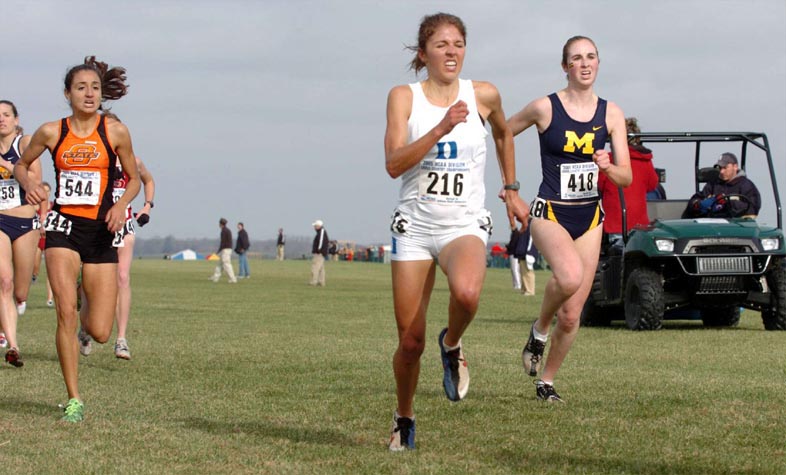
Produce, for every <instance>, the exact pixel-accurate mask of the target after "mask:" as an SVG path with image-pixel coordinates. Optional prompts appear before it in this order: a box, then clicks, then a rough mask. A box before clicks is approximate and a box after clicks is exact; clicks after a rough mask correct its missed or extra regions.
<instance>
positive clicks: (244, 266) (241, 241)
mask: <svg viewBox="0 0 786 475" xmlns="http://www.w3.org/2000/svg"><path fill="white" fill-rule="evenodd" d="M249 247H251V242H250V241H249V240H248V233H247V232H246V227H245V226H244V225H243V223H237V243H236V244H235V252H237V260H238V265H237V277H238V279H248V278H249V277H251V274H249V272H248V255H247V254H248V248H249Z"/></svg>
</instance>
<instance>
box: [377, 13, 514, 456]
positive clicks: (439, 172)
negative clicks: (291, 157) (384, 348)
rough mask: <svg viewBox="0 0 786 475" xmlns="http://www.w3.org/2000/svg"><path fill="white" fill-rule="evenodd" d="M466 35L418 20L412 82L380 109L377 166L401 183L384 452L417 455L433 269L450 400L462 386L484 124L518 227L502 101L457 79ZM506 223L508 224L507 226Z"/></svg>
mask: <svg viewBox="0 0 786 475" xmlns="http://www.w3.org/2000/svg"><path fill="white" fill-rule="evenodd" d="M465 44H466V29H465V27H464V24H463V22H462V21H461V19H460V18H458V17H456V16H453V15H449V14H445V13H438V14H435V15H430V16H427V17H425V18H424V19H423V21H422V23H421V25H420V30H419V34H418V44H417V46H413V47H411V49H412V50H413V51H416V53H417V54H416V57H415V59H414V60H413V61H412V64H411V67H412V69H414V70H415V73H416V74H417V72H418V71H420V70H421V69H424V68H425V69H426V71H427V72H428V77H427V78H426V79H425V80H423V81H420V82H416V83H413V84H408V85H400V86H396V87H394V88H393V89H391V91H390V94H389V95H388V103H387V130H386V132H385V166H386V169H387V172H388V174H389V175H390V176H391V177H392V178H398V177H401V191H400V193H399V202H398V206H397V208H396V210H395V212H394V216H393V221H392V223H391V226H390V228H391V232H392V250H391V261H392V266H391V267H392V276H393V306H394V311H395V315H396V325H397V328H398V339H399V342H398V348H397V349H396V352H395V354H394V356H393V373H394V376H395V380H396V395H397V401H398V406H397V408H396V412H395V413H394V417H393V419H394V420H393V429H392V431H391V437H390V446H389V447H390V450H404V449H414V448H415V427H414V423H415V421H414V417H415V415H414V409H413V399H414V397H415V388H416V386H417V382H418V375H419V372H420V356H421V354H422V353H423V349H424V347H425V336H426V310H427V308H428V303H429V299H430V297H431V291H432V288H433V287H434V279H435V273H436V267H437V265H439V267H440V269H441V270H442V272H444V273H445V275H446V276H447V280H448V287H449V289H450V303H449V306H448V325H447V327H446V328H445V329H444V330H442V332H441V333H440V335H439V346H440V353H441V359H442V365H443V369H444V377H443V388H444V390H445V394H446V396H447V397H448V399H450V400H452V401H459V400H461V399H462V398H463V397H464V396H465V395H466V393H467V389H468V387H469V372H468V371H467V361H466V359H465V357H464V352H463V349H462V345H461V336H462V334H463V333H464V331H465V330H466V328H467V326H468V325H469V323H470V322H471V321H472V319H473V318H474V316H475V313H476V312H477V309H478V301H479V298H480V291H481V288H482V286H483V279H484V277H485V275H486V243H487V241H488V237H489V235H490V233H491V216H490V213H489V212H488V211H487V210H486V209H485V208H484V206H485V205H484V201H485V188H484V182H483V171H484V168H485V163H486V137H487V135H488V132H487V131H486V128H485V124H486V123H489V124H490V125H491V132H492V134H493V137H494V142H495V144H496V148H497V152H498V156H499V164H500V169H501V172H502V180H503V185H506V186H505V188H506V190H505V192H504V200H505V203H506V206H507V210H508V214H509V216H513V215H515V216H516V217H517V218H518V219H519V220H520V221H522V222H524V223H526V217H527V206H526V204H525V203H524V202H523V201H522V200H521V198H519V196H518V182H517V181H516V169H515V159H514V154H513V136H512V135H511V133H510V129H509V128H508V126H507V124H506V122H505V114H504V112H503V110H502V100H501V98H500V95H499V92H498V91H497V88H496V87H494V85H492V84H491V83H488V82H482V81H471V80H464V79H459V74H460V73H461V69H462V65H463V62H464V53H465ZM511 219H512V218H511Z"/></svg>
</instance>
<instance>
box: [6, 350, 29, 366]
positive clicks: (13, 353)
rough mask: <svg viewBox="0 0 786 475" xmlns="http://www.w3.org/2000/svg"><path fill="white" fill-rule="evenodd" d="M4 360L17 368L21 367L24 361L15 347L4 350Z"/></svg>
mask: <svg viewBox="0 0 786 475" xmlns="http://www.w3.org/2000/svg"><path fill="white" fill-rule="evenodd" d="M5 361H6V363H8V364H10V365H11V366H15V367H17V368H21V367H22V366H24V365H25V363H24V362H23V361H22V358H20V357H19V350H17V349H16V348H11V349H10V350H8V351H6V352H5Z"/></svg>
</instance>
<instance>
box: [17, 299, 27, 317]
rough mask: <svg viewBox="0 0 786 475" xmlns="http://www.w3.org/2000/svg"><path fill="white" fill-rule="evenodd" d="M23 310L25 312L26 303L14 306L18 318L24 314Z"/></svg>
mask: <svg viewBox="0 0 786 475" xmlns="http://www.w3.org/2000/svg"><path fill="white" fill-rule="evenodd" d="M25 310H27V301H24V302H22V303H18V304H16V313H17V314H18V315H19V316H22V315H24V314H25Z"/></svg>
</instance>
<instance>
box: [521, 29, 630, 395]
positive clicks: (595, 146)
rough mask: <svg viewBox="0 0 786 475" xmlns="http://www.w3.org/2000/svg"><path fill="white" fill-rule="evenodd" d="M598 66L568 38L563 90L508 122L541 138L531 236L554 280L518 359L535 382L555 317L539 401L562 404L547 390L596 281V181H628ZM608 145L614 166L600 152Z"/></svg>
mask: <svg viewBox="0 0 786 475" xmlns="http://www.w3.org/2000/svg"><path fill="white" fill-rule="evenodd" d="M599 64H600V57H599V55H598V50H597V47H596V46H595V43H594V42H593V41H592V40H591V39H589V38H587V37H583V36H574V37H572V38H570V39H569V40H568V41H567V43H565V46H564V47H563V49H562V69H563V71H564V72H565V73H566V74H567V80H568V85H567V87H565V88H564V89H562V90H560V91H558V92H555V93H553V94H550V95H549V96H546V97H541V98H539V99H535V100H534V101H532V102H530V103H529V104H528V105H527V106H526V107H524V109H522V110H521V111H520V112H518V113H517V114H515V115H513V116H512V117H511V118H510V119H509V120H508V125H509V126H510V128H511V130H512V132H513V135H514V136H515V135H518V134H519V133H521V132H523V131H524V130H526V129H528V128H529V127H531V126H533V125H535V126H536V127H537V130H538V136H539V138H540V155H541V168H542V173H543V178H542V181H541V184H540V189H539V190H538V195H537V197H536V198H535V200H534V201H533V202H532V204H531V207H530V215H531V217H532V221H531V223H530V229H531V232H532V238H533V239H534V241H535V246H536V247H537V248H538V250H539V251H540V252H541V253H542V255H543V256H544V257H545V259H546V261H547V262H548V264H549V266H550V267H551V269H552V272H553V275H552V277H551V278H550V279H549V281H548V282H547V284H546V289H545V294H544V296H543V303H542V306H541V309H540V315H539V316H538V319H537V320H536V321H535V323H534V324H533V325H532V328H531V330H530V334H529V338H528V340H527V343H526V345H525V347H524V350H523V352H522V359H523V363H524V369H525V371H526V372H527V373H528V374H529V375H530V376H537V374H538V372H539V370H540V369H541V368H540V366H541V360H542V358H543V353H544V350H545V346H546V340H547V337H548V335H549V330H550V328H551V325H552V321H553V319H554V316H555V314H556V318H557V323H556V325H555V328H554V330H553V331H552V332H551V340H552V341H551V347H550V349H549V355H548V358H547V359H546V362H545V365H544V366H543V371H542V374H541V376H540V379H538V380H537V381H535V384H536V396H537V398H538V399H541V400H544V401H561V400H562V399H561V398H560V396H559V395H558V394H557V392H556V391H555V390H554V377H555V376H556V374H557V371H558V370H559V368H560V366H561V365H562V362H563V361H564V359H565V357H566V356H567V354H568V351H569V350H570V347H571V346H572V345H573V341H574V340H575V339H576V335H577V333H578V330H579V317H580V315H581V310H582V308H583V306H584V302H585V301H586V299H587V296H588V295H589V291H590V288H591V286H592V281H593V279H594V277H595V269H596V267H597V264H598V255H599V252H600V241H601V236H602V232H603V227H602V226H601V225H602V223H603V209H602V207H601V205H600V196H599V194H598V186H597V184H598V174H600V173H603V174H605V175H606V176H607V177H608V178H609V179H610V180H611V181H612V182H613V183H614V184H615V185H618V186H622V187H624V186H627V185H628V184H630V182H631V179H632V175H631V168H630V158H629V156H628V146H627V137H626V129H625V116H624V114H623V112H622V110H621V109H620V108H619V107H618V106H617V105H616V104H614V103H613V102H607V101H606V100H604V99H601V98H599V97H598V96H597V95H596V94H595V92H594V91H593V85H594V83H595V79H596V78H597V74H598V65H599ZM609 137H611V145H612V149H613V151H614V161H613V162H612V160H611V159H610V156H609V152H608V151H607V150H605V149H604V147H605V145H606V141H607V139H608V138H609Z"/></svg>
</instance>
